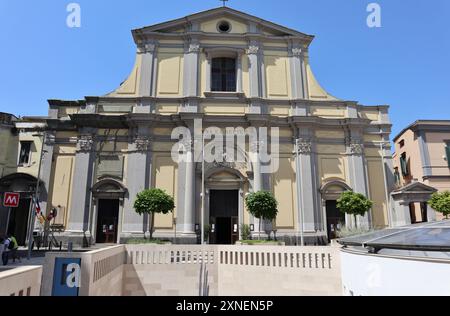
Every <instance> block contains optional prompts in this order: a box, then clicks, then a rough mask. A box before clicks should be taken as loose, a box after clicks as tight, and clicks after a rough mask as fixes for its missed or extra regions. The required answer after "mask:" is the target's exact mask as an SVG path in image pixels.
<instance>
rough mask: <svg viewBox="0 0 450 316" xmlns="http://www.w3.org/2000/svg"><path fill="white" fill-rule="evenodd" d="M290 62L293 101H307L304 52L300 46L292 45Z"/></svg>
mask: <svg viewBox="0 0 450 316" xmlns="http://www.w3.org/2000/svg"><path fill="white" fill-rule="evenodd" d="M289 60H290V68H291V86H292V98H293V99H306V94H305V89H304V85H303V79H304V78H303V70H302V67H303V50H302V48H301V46H299V45H290V47H289Z"/></svg>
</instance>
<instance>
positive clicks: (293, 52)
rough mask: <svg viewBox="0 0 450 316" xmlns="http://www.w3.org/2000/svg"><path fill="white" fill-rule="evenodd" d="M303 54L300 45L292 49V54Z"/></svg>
mask: <svg viewBox="0 0 450 316" xmlns="http://www.w3.org/2000/svg"><path fill="white" fill-rule="evenodd" d="M302 54H303V50H302V49H301V48H300V47H295V48H293V49H292V56H296V57H300V56H302Z"/></svg>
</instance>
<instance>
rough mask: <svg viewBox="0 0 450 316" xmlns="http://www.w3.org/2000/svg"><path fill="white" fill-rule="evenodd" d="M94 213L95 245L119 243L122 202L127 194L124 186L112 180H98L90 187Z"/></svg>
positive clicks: (93, 230)
mask: <svg viewBox="0 0 450 316" xmlns="http://www.w3.org/2000/svg"><path fill="white" fill-rule="evenodd" d="M91 191H92V196H93V198H94V203H93V204H94V211H93V220H92V221H91V222H92V228H91V230H92V232H93V233H94V236H93V239H94V241H95V243H97V244H113V243H118V242H119V241H120V236H119V233H120V231H121V226H122V221H121V220H120V219H121V218H122V214H123V201H124V198H125V196H126V194H127V192H128V190H127V189H126V188H125V186H124V185H123V184H122V183H120V182H119V181H117V180H115V179H112V178H104V179H100V181H99V182H97V183H96V184H95V185H94V186H93V187H92V190H91Z"/></svg>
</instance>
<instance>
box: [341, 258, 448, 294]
mask: <svg viewBox="0 0 450 316" xmlns="http://www.w3.org/2000/svg"><path fill="white" fill-rule="evenodd" d="M341 262H342V263H341V264H342V283H343V288H344V294H345V295H348V296H448V295H450V260H448V259H447V260H433V259H425V258H412V257H409V258H405V257H403V258H402V257H395V256H382V255H369V254H366V253H357V252H351V251H348V250H342V251H341Z"/></svg>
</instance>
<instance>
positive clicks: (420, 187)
mask: <svg viewBox="0 0 450 316" xmlns="http://www.w3.org/2000/svg"><path fill="white" fill-rule="evenodd" d="M395 192H401V193H411V192H424V193H434V192H437V190H436V189H435V188H433V187H430V186H429V185H426V184H424V183H421V182H413V183H410V184H408V185H405V186H404V187H402V188H400V189H398V190H396V191H395Z"/></svg>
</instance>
